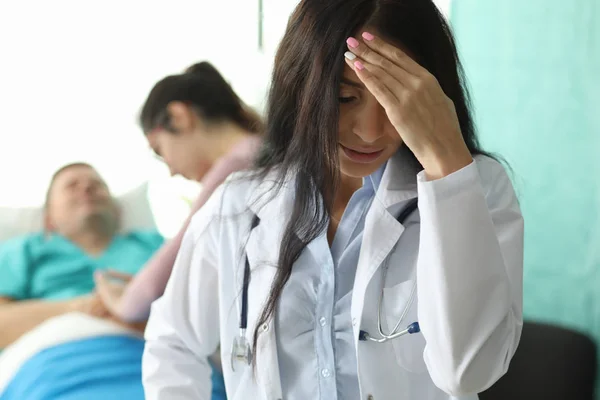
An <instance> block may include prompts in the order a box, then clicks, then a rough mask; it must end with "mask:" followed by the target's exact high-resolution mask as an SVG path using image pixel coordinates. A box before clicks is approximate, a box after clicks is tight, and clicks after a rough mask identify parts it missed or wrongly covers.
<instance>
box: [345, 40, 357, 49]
mask: <svg viewBox="0 0 600 400" xmlns="http://www.w3.org/2000/svg"><path fill="white" fill-rule="evenodd" d="M346 43H348V46H350V47H352V48H353V49H354V48H356V47H358V40H356V39H354V38H353V37H349V38H348V39H347V40H346Z"/></svg>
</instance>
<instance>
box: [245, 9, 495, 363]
mask: <svg viewBox="0 0 600 400" xmlns="http://www.w3.org/2000/svg"><path fill="white" fill-rule="evenodd" d="M364 27H369V28H372V29H375V30H376V31H377V32H378V33H379V34H380V35H382V37H383V38H384V39H387V40H390V41H392V42H395V43H401V44H402V46H403V47H404V49H405V50H406V51H408V52H409V54H411V55H412V56H413V57H414V58H415V60H416V61H417V62H419V63H420V64H421V66H423V67H424V68H426V69H427V70H428V71H429V72H430V73H432V74H433V75H434V76H435V77H436V78H437V79H438V81H439V83H440V85H441V87H442V89H443V90H444V92H445V93H446V95H447V96H448V97H449V98H450V99H451V100H452V101H453V102H454V105H455V107H456V113H457V115H458V120H459V123H460V128H461V130H462V134H463V137H464V140H465V142H466V144H467V146H468V148H469V150H470V151H471V153H472V154H473V155H476V154H485V153H484V152H483V151H482V150H481V149H480V147H479V144H478V141H477V138H476V136H475V128H474V124H473V120H472V116H471V113H470V110H469V107H470V102H469V99H468V95H467V90H466V88H465V83H464V78H463V70H462V67H461V64H460V62H459V60H458V55H457V51H456V46H455V42H454V39H453V37H452V33H451V31H450V28H449V26H448V24H447V23H446V21H445V19H444V17H443V16H442V15H441V14H440V12H439V11H438V9H437V8H436V6H435V5H434V3H433V2H432V1H431V0H328V1H322V0H303V1H301V2H300V4H299V5H298V6H297V8H296V9H295V11H294V13H293V14H292V16H291V17H290V20H289V22H288V26H287V30H286V32H285V35H284V37H283V40H282V42H281V44H280V47H279V50H278V52H277V55H276V58H275V67H274V71H273V78H272V83H271V91H270V94H269V101H268V105H267V125H266V139H265V145H264V147H263V149H262V151H261V154H260V156H259V159H258V167H259V168H260V171H261V172H262V173H263V174H267V173H268V172H270V171H272V170H276V171H277V172H278V173H279V174H280V175H279V176H280V179H279V180H280V181H283V179H284V178H285V177H287V176H288V175H289V174H293V175H294V177H295V188H294V189H295V200H294V207H293V211H292V215H291V218H290V222H289V223H288V225H287V227H286V230H285V233H284V236H283V239H282V243H281V250H280V254H279V261H278V264H279V265H278V266H279V268H278V270H277V274H276V276H275V279H274V281H273V285H272V287H271V292H270V295H269V297H268V300H267V303H266V305H265V307H264V309H263V311H262V314H261V315H260V318H259V321H258V322H257V325H256V326H257V329H256V330H255V332H254V343H253V347H254V351H255V352H256V343H257V337H258V335H259V330H258V327H260V326H262V324H264V323H265V322H267V321H268V320H269V319H270V318H271V317H272V316H273V313H274V312H275V309H276V307H277V303H278V300H279V298H280V296H281V292H282V291H283V288H284V286H285V284H286V282H287V281H288V279H289V277H290V275H291V272H292V266H293V264H294V262H295V261H296V260H297V259H298V257H299V256H300V253H301V252H302V251H303V250H304V248H305V247H306V245H307V244H308V243H309V242H310V241H312V240H313V239H315V238H316V237H318V236H319V235H320V234H321V233H322V232H323V231H324V230H326V229H327V226H328V222H329V213H330V211H331V207H332V202H333V194H334V193H335V188H336V184H337V182H338V178H339V175H340V172H339V166H338V154H337V135H338V116H339V101H338V96H339V86H340V80H341V75H342V71H343V67H344V52H345V51H346V50H347V48H346V39H347V38H348V37H349V36H353V35H356V34H357V33H359V30H360V29H362V28H364ZM412 157H413V159H414V161H415V162H417V161H416V158H414V156H412ZM417 163H418V162H417ZM263 176H264V175H263Z"/></svg>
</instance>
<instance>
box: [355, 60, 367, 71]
mask: <svg viewBox="0 0 600 400" xmlns="http://www.w3.org/2000/svg"><path fill="white" fill-rule="evenodd" d="M354 67H355V68H356V69H357V70H359V71H362V70H363V69H365V66H364V65H363V64H362V63H361V62H360V61H354Z"/></svg>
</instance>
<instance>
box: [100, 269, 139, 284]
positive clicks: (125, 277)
mask: <svg viewBox="0 0 600 400" xmlns="http://www.w3.org/2000/svg"><path fill="white" fill-rule="evenodd" d="M106 275H108V276H109V277H110V278H116V279H120V280H122V281H125V282H129V281H130V280H131V279H132V278H133V275H131V274H126V273H124V272H120V271H116V270H114V269H109V270H107V271H106Z"/></svg>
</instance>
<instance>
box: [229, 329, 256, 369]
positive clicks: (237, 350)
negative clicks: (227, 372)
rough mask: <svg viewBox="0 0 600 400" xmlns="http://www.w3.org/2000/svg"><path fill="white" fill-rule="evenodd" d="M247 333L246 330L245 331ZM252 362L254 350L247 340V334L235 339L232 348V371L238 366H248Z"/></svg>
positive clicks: (241, 334) (241, 333) (243, 333)
mask: <svg viewBox="0 0 600 400" xmlns="http://www.w3.org/2000/svg"><path fill="white" fill-rule="evenodd" d="M244 331H245V329H244ZM251 362H252V349H251V348H250V344H249V343H248V340H246V335H245V332H240V334H239V335H238V336H236V337H234V338H233V344H232V346H231V370H232V371H235V366H236V364H239V365H242V366H247V365H250V363H251Z"/></svg>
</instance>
